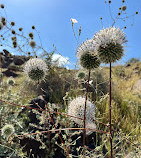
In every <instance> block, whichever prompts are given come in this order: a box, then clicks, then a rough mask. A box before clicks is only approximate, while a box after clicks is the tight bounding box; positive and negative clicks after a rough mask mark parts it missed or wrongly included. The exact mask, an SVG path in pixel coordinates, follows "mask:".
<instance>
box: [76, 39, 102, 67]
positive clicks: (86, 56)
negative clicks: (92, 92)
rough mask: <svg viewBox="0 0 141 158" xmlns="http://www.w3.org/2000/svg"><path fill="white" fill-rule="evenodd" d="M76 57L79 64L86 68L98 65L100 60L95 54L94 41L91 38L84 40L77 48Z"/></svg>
mask: <svg viewBox="0 0 141 158" xmlns="http://www.w3.org/2000/svg"><path fill="white" fill-rule="evenodd" d="M77 57H78V58H79V61H80V65H81V66H82V67H84V68H86V69H88V70H91V69H94V68H97V67H99V65H100V61H99V59H98V56H97V51H96V47H95V41H94V40H93V39H91V40H87V41H85V42H84V43H83V44H81V46H80V47H79V48H78V50H77Z"/></svg>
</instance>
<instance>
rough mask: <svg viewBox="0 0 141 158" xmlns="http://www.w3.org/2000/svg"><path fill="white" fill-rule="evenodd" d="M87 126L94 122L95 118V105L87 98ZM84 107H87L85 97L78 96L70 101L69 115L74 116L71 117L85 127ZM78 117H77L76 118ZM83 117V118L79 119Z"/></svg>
mask: <svg viewBox="0 0 141 158" xmlns="http://www.w3.org/2000/svg"><path fill="white" fill-rule="evenodd" d="M86 105H87V106H86V128H87V124H93V120H94V119H95V105H94V104H92V103H91V102H90V101H89V100H87V104H86ZM84 108H85V97H77V98H75V99H73V100H72V101H71V102H70V103H69V107H68V115H71V116H74V117H70V119H71V120H72V121H73V122H75V123H76V124H77V125H78V126H80V127H83V123H84V121H83V120H82V119H84ZM75 117H76V118H75ZM78 118H81V119H78Z"/></svg>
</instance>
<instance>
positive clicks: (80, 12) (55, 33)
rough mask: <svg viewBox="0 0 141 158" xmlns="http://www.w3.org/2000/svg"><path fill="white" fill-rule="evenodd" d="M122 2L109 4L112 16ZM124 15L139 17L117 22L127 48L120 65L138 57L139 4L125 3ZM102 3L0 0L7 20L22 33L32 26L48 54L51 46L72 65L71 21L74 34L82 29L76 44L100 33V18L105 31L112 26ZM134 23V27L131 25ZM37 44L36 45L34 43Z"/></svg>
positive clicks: (101, 0) (140, 43)
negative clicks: (19, 28)
mask: <svg viewBox="0 0 141 158" xmlns="http://www.w3.org/2000/svg"><path fill="white" fill-rule="evenodd" d="M121 1H122V0H112V3H111V9H112V15H114V16H115V15H117V13H118V8H119V7H121V6H122V3H121ZM126 1H127V0H125V5H127V15H132V14H134V13H135V12H136V11H138V12H139V14H138V15H136V16H134V18H133V17H131V18H129V19H127V21H126V22H122V21H119V22H118V23H117V24H116V25H115V26H119V27H120V28H123V27H124V26H127V29H126V30H124V31H125V33H126V34H127V39H128V44H127V46H128V47H126V48H125V49H126V52H125V56H124V57H123V58H122V59H121V61H120V63H124V62H126V61H127V60H128V59H129V58H132V57H135V58H140V57H141V48H140V46H141V39H140V37H141V31H140V28H141V14H140V13H141V0H128V2H126ZM104 2H105V1H104V0H6V1H5V0H1V1H0V3H3V4H5V9H6V12H7V16H8V20H9V21H15V22H16V26H17V27H23V28H24V32H25V33H27V34H28V33H29V32H31V31H32V29H31V26H32V25H35V27H36V28H37V30H38V31H39V32H40V36H41V39H42V43H43V46H44V48H45V49H46V50H47V51H49V52H50V51H52V50H53V47H52V45H53V43H54V44H55V46H56V47H57V49H58V51H59V52H60V53H61V54H62V55H63V56H65V57H68V58H69V59H70V61H71V62H75V61H76V56H75V53H76V49H77V44H76V40H75V38H74V36H73V32H72V26H71V21H70V19H71V18H75V19H77V20H78V23H77V24H75V25H74V29H75V30H76V33H78V32H77V31H78V29H79V27H80V25H81V27H82V34H81V36H80V41H79V43H80V44H81V43H82V41H85V40H86V39H87V38H92V37H93V35H94V34H95V33H96V32H97V31H99V30H100V29H102V25H101V22H100V20H99V19H100V17H103V24H104V27H109V26H111V24H112V19H111V17H110V14H109V9H108V5H106V4H105V3H104ZM133 21H134V25H133V26H131V24H132V23H133ZM37 42H38V41H37Z"/></svg>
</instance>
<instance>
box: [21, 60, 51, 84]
mask: <svg viewBox="0 0 141 158" xmlns="http://www.w3.org/2000/svg"><path fill="white" fill-rule="evenodd" d="M47 70H48V69H47V65H46V63H45V62H44V61H43V60H42V59H39V58H33V59H29V60H28V61H27V62H26V64H25V66H24V72H25V74H26V75H27V76H28V78H29V79H30V80H32V81H35V82H36V81H37V82H38V81H41V80H43V79H44V78H45V76H46V71H47Z"/></svg>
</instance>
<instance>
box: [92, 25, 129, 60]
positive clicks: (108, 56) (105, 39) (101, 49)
mask: <svg viewBox="0 0 141 158" xmlns="http://www.w3.org/2000/svg"><path fill="white" fill-rule="evenodd" d="M94 41H95V43H96V50H97V51H98V54H99V57H100V59H101V60H102V61H103V62H104V63H109V62H115V61H116V60H119V59H120V58H121V57H122V56H123V52H124V49H123V44H124V43H126V42H127V40H126V37H125V34H124V33H123V32H122V30H120V29H119V28H115V27H110V28H106V29H103V30H100V31H99V32H98V33H96V34H95V36H94Z"/></svg>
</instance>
